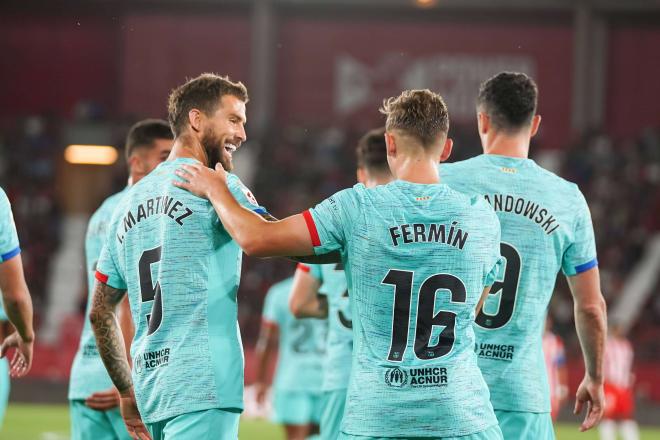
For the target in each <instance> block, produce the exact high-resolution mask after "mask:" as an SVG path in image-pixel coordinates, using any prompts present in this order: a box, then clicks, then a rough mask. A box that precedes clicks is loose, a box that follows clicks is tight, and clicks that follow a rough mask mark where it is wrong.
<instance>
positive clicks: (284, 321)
mask: <svg viewBox="0 0 660 440" xmlns="http://www.w3.org/2000/svg"><path fill="white" fill-rule="evenodd" d="M292 284H293V277H290V278H287V279H285V280H283V281H280V282H279V283H276V284H275V285H273V286H272V287H271V288H270V290H268V293H267V294H266V299H265V301H264V309H263V313H262V321H261V331H260V334H259V340H258V342H257V350H256V358H257V359H256V360H257V383H256V390H257V401H258V402H259V404H263V402H264V398H265V395H266V391H267V389H268V384H267V383H266V375H267V372H268V366H269V365H270V360H271V359H272V355H273V354H275V351H276V349H277V347H278V345H279V354H278V357H277V368H276V370H275V379H274V381H273V387H272V389H273V409H274V414H273V419H274V420H275V421H276V422H277V423H281V424H283V425H284V429H285V431H286V436H287V439H288V440H304V439H306V438H307V437H308V436H310V435H313V434H317V433H318V432H319V420H320V418H321V408H322V406H321V405H322V396H321V385H322V384H323V368H324V365H323V355H324V353H325V345H326V333H327V324H328V322H327V321H326V320H321V319H310V318H307V319H296V317H295V316H293V314H292V313H291V311H290V310H289V297H290V296H291V287H292Z"/></svg>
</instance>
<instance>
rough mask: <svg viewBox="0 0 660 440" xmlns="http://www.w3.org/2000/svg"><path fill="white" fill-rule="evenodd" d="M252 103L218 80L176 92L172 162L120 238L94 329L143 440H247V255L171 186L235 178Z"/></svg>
mask: <svg viewBox="0 0 660 440" xmlns="http://www.w3.org/2000/svg"><path fill="white" fill-rule="evenodd" d="M247 101H248V95H247V89H246V88H245V86H244V85H243V84H242V83H240V82H232V81H230V80H229V79H228V78H227V77H221V76H217V75H214V74H203V75H200V76H199V77H197V78H194V79H192V80H190V81H188V82H186V83H185V84H183V85H181V86H180V87H178V88H176V89H175V90H174V91H173V92H172V93H171V95H170V97H169V106H168V108H169V122H170V126H171V127H172V131H173V132H174V135H175V139H174V144H173V146H172V152H171V154H170V157H169V159H168V161H166V162H164V163H162V164H160V165H159V166H158V167H157V168H156V169H155V170H154V171H152V172H151V173H150V174H149V175H148V176H146V177H145V178H143V179H142V180H140V182H138V183H137V184H135V185H134V186H133V187H132V188H131V189H130V190H129V191H128V192H127V193H126V195H125V196H124V197H123V199H122V200H121V202H120V203H119V205H118V206H117V208H116V209H115V213H114V215H113V218H112V220H111V222H110V225H109V227H108V238H107V241H106V243H105V247H104V250H103V251H102V253H101V258H100V260H99V264H98V267H97V272H96V279H97V281H98V282H97V284H96V287H95V293H94V299H93V304H92V310H91V313H90V319H91V321H92V328H93V329H94V333H95V336H96V342H97V346H98V349H99V353H100V355H101V358H102V359H103V362H104V364H105V366H106V369H107V370H108V373H109V375H110V378H111V379H112V382H113V384H114V385H115V387H117V389H118V390H119V393H120V395H121V404H120V406H121V411H122V416H123V418H124V422H125V423H126V425H127V427H128V431H129V433H130V434H131V435H132V436H133V438H140V439H148V438H151V437H152V436H153V438H154V439H156V440H158V439H162V438H167V439H169V438H175V439H177V440H179V439H182V440H186V439H195V440H204V439H213V440H218V439H236V438H237V436H238V420H239V415H240V412H241V411H242V408H243V348H242V345H241V340H240V334H239V328H238V322H237V315H238V308H237V302H236V301H237V298H236V292H237V289H238V283H239V278H240V270H241V256H242V253H241V249H240V247H239V246H238V244H237V243H236V242H234V241H233V240H232V239H231V237H230V236H229V234H228V233H227V232H226V230H225V228H224V227H223V226H222V224H221V223H220V221H219V219H218V216H217V215H216V213H215V212H214V210H213V207H212V206H211V205H210V203H209V202H208V201H207V200H205V199H201V198H198V197H195V196H193V195H192V194H190V193H188V192H187V191H183V190H180V189H178V188H175V187H173V186H172V184H171V180H172V178H175V177H176V176H175V174H174V171H175V170H176V169H178V168H179V167H180V166H181V165H183V164H199V165H200V166H214V165H215V164H216V163H219V164H221V166H222V167H223V168H224V169H226V170H227V171H231V170H232V168H233V165H232V156H233V154H234V152H235V151H236V150H237V149H238V148H239V147H240V145H241V143H242V142H243V141H245V138H246V135H245V127H244V126H245V123H246V115H245V107H246V103H247ZM228 181H229V187H230V188H231V191H232V193H233V195H234V197H236V198H237V199H238V200H240V203H242V204H243V206H246V207H249V209H251V210H253V211H256V212H259V213H265V210H264V209H263V208H261V207H260V206H259V205H258V204H257V203H256V201H255V200H254V197H253V196H252V193H251V192H250V191H249V190H248V189H247V188H246V187H245V186H244V185H243V184H242V183H241V181H240V180H239V179H238V177H236V176H235V175H233V174H232V175H230V176H229V177H228ZM126 292H128V299H129V302H130V308H131V312H132V319H133V323H134V324H135V337H134V339H133V343H132V344H131V357H132V359H133V376H132V377H131V369H130V368H129V364H128V361H127V358H126V354H125V352H124V351H125V350H124V345H123V341H122V337H121V332H120V330H119V327H118V325H117V323H116V316H115V308H116V305H117V304H118V303H119V302H120V301H121V300H122V298H123V297H124V295H125V294H126ZM138 409H139V411H138ZM145 423H146V426H145Z"/></svg>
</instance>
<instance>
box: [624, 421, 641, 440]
mask: <svg viewBox="0 0 660 440" xmlns="http://www.w3.org/2000/svg"><path fill="white" fill-rule="evenodd" d="M621 437H623V440H639V427H638V426H637V422H636V421H634V420H624V421H623V422H621Z"/></svg>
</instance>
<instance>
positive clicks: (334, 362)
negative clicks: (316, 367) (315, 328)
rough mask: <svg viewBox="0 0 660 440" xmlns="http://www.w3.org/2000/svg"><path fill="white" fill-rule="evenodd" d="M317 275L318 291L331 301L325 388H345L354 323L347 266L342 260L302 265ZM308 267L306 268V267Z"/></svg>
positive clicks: (349, 369) (311, 273) (332, 389)
mask: <svg viewBox="0 0 660 440" xmlns="http://www.w3.org/2000/svg"><path fill="white" fill-rule="evenodd" d="M299 267H302V268H303V270H309V274H310V275H311V276H313V277H314V278H316V279H317V280H318V281H319V282H320V283H321V286H320V288H319V295H323V296H325V297H326V298H327V301H328V339H327V345H326V347H325V361H324V362H323V365H324V367H325V371H324V374H323V391H335V390H345V389H346V388H348V380H349V378H350V377H351V362H352V358H353V330H352V329H353V323H352V317H351V305H350V301H349V298H348V284H347V283H346V275H345V274H344V267H343V265H342V264H341V263H340V264H320V265H317V264H310V265H299ZM305 268H307V269H305Z"/></svg>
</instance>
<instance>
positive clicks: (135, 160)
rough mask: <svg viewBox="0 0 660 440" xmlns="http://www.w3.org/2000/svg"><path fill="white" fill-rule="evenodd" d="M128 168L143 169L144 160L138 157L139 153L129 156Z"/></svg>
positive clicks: (130, 169)
mask: <svg viewBox="0 0 660 440" xmlns="http://www.w3.org/2000/svg"><path fill="white" fill-rule="evenodd" d="M127 165H128V169H129V171H138V172H140V171H142V170H141V166H142V161H141V160H140V158H139V157H138V155H137V154H135V153H133V154H131V156H130V157H129V158H128V164H127Z"/></svg>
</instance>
